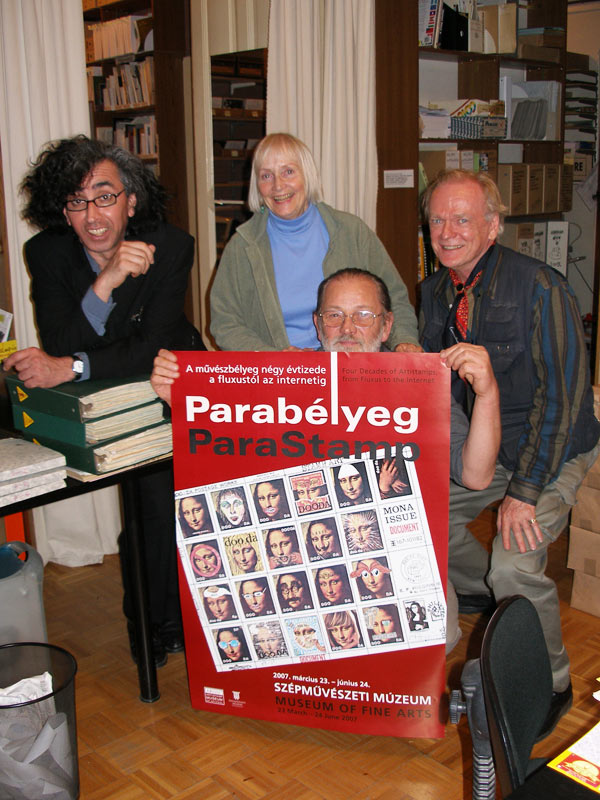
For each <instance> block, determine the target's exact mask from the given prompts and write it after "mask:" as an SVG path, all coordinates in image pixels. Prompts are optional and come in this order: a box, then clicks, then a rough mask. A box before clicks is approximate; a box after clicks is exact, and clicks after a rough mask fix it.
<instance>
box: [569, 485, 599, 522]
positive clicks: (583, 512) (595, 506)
mask: <svg viewBox="0 0 600 800" xmlns="http://www.w3.org/2000/svg"><path fill="white" fill-rule="evenodd" d="M571 525H574V526H575V527H576V528H585V530H587V531H596V533H600V489H594V488H592V487H591V486H580V487H579V490H578V492H577V502H576V504H575V505H574V506H573V510H572V511H571Z"/></svg>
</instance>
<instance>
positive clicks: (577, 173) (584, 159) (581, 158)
mask: <svg viewBox="0 0 600 800" xmlns="http://www.w3.org/2000/svg"><path fill="white" fill-rule="evenodd" d="M593 166H594V159H593V157H592V155H591V154H589V155H587V154H586V155H578V154H576V155H575V156H574V157H573V180H574V181H584V180H585V179H586V178H587V177H588V175H589V174H590V172H591V171H592V167H593Z"/></svg>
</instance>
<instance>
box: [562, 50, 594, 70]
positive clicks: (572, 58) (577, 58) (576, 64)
mask: <svg viewBox="0 0 600 800" xmlns="http://www.w3.org/2000/svg"><path fill="white" fill-rule="evenodd" d="M566 66H567V69H583V70H588V69H589V68H590V57H589V56H588V55H586V54H584V53H571V52H569V51H568V50H567V65H566Z"/></svg>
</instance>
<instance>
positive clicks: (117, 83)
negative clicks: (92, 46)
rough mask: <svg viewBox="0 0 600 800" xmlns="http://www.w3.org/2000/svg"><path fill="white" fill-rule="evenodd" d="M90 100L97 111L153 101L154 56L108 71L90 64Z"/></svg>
mask: <svg viewBox="0 0 600 800" xmlns="http://www.w3.org/2000/svg"><path fill="white" fill-rule="evenodd" d="M87 76H88V100H90V101H91V102H93V103H94V106H95V108H96V110H97V111H115V110H119V109H121V108H131V107H135V106H151V105H154V101H155V93H154V57H153V56H147V57H146V58H145V59H144V60H143V61H130V62H128V63H127V64H116V65H115V66H114V67H113V68H112V71H111V72H110V73H109V74H104V71H103V69H102V67H101V66H91V67H88V68H87Z"/></svg>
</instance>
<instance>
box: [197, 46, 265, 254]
mask: <svg viewBox="0 0 600 800" xmlns="http://www.w3.org/2000/svg"><path fill="white" fill-rule="evenodd" d="M266 59H267V51H266V50H248V51H243V52H238V53H228V54H225V55H216V56H213V57H212V59H211V85H212V125H213V130H212V133H213V160H214V162H213V166H214V198H215V222H216V234H217V237H216V238H217V257H218V258H219V257H220V255H221V253H222V252H223V248H224V247H225V245H226V244H227V241H228V240H229V238H230V237H231V235H232V234H233V233H234V231H235V229H236V227H237V225H239V224H240V223H241V222H244V221H245V220H246V219H248V218H249V216H250V212H249V210H248V208H247V205H246V201H247V198H248V186H249V182H250V173H251V168H252V153H253V150H254V147H255V145H256V144H257V143H258V142H259V140H260V139H262V137H263V136H264V135H265V105H266Z"/></svg>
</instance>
